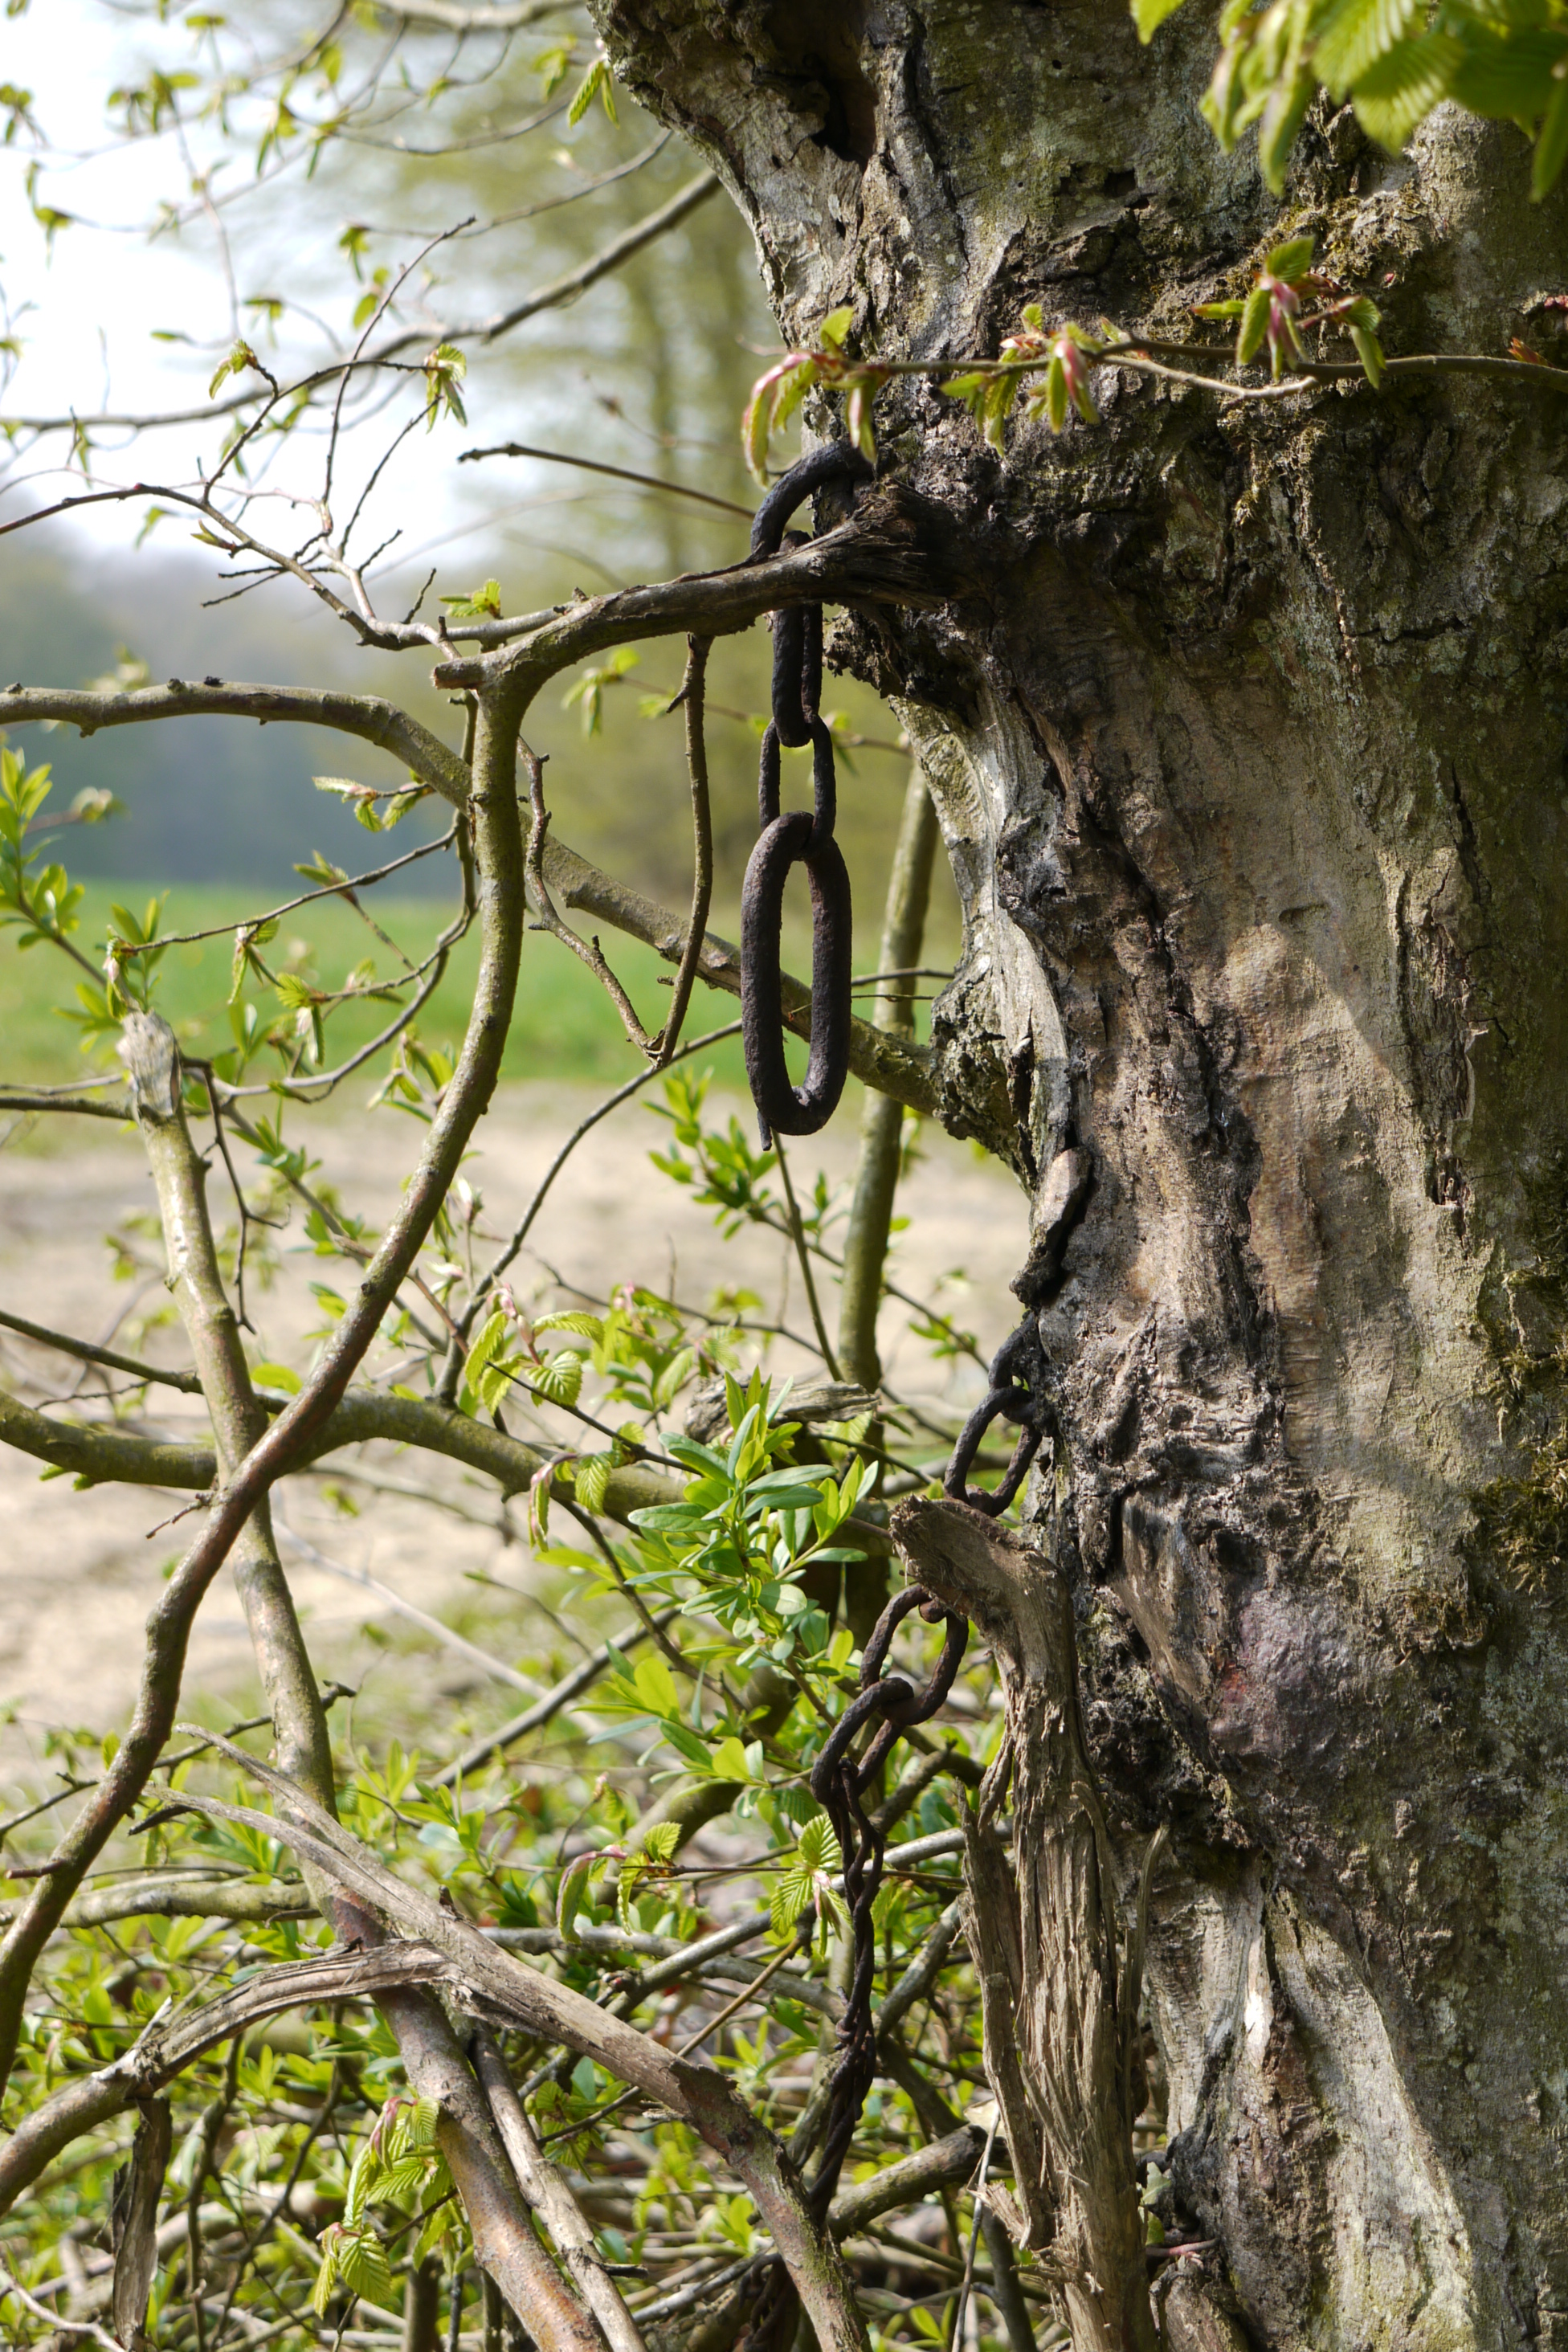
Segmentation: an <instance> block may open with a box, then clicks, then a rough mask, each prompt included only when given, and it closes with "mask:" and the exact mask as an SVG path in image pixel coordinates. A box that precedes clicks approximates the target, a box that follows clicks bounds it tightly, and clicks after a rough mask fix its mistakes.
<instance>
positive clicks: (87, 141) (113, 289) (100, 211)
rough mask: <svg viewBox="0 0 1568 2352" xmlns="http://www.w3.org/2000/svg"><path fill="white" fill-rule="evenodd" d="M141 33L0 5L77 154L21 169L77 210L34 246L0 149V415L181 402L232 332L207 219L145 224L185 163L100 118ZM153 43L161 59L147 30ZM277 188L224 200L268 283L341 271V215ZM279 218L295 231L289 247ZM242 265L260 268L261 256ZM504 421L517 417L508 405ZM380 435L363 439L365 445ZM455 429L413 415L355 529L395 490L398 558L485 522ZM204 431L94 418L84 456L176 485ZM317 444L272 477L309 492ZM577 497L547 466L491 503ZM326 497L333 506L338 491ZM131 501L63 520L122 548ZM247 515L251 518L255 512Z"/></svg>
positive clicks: (384, 507)
mask: <svg viewBox="0 0 1568 2352" xmlns="http://www.w3.org/2000/svg"><path fill="white" fill-rule="evenodd" d="M144 39H145V35H144V34H143V32H142V30H141V29H140V28H139V27H138V26H125V27H121V26H116V24H115V22H114V17H113V15H112V13H111V10H110V7H109V6H108V5H104V0H32V5H31V6H30V8H29V9H28V10H27V13H26V15H24V16H19V17H6V18H0V83H10V84H12V85H14V86H19V87H20V88H22V89H30V90H31V91H32V92H33V93H34V111H35V114H36V115H37V119H38V120H39V121H41V122H42V124H43V125H44V127H45V130H46V131H47V132H48V133H49V134H50V136H51V138H52V139H53V140H54V141H56V142H59V143H60V144H61V145H64V144H65V143H66V142H67V141H68V139H70V140H74V142H76V144H77V146H78V147H79V149H80V150H81V151H83V152H81V153H80V155H79V160H74V161H68V162H66V163H53V162H51V163H49V164H48V166H47V169H46V170H45V172H44V173H43V175H42V177H41V179H40V182H39V186H38V194H39V197H40V199H41V200H42V201H43V202H44V203H46V204H49V205H54V206H56V207H58V209H59V210H60V211H62V212H67V213H69V214H70V215H73V219H74V221H75V222H77V223H79V224H81V225H79V226H71V227H70V228H68V229H66V230H63V231H62V232H61V233H60V234H59V235H58V237H57V238H56V240H55V244H54V249H53V253H52V256H51V254H50V252H49V250H48V247H47V239H46V236H45V235H44V232H43V230H42V229H41V228H40V226H38V224H37V221H36V220H35V219H34V217H33V215H32V212H31V208H30V206H29V204H28V202H27V197H26V184H25V183H26V171H27V167H28V163H29V162H30V161H31V156H30V153H29V148H28V142H26V139H25V138H24V137H18V138H17V139H16V141H14V142H13V143H12V144H11V145H9V146H8V147H0V294H3V296H4V300H5V306H6V309H7V310H8V312H9V326H10V331H13V332H16V333H19V334H20V335H21V337H22V338H23V340H24V341H25V344H26V351H25V354H24V356H23V359H22V361H21V363H20V365H19V366H18V367H17V368H16V372H15V373H14V375H13V378H12V380H11V383H10V384H9V386H8V387H7V388H6V389H5V392H4V394H0V413H4V414H5V415H20V416H23V417H30V416H40V415H42V416H57V415H65V414H76V415H81V414H93V413H98V412H103V411H108V412H110V413H119V412H127V411H128V412H131V413H132V414H148V413H163V412H165V411H170V410H180V409H187V408H191V407H195V406H198V405H199V404H201V403H202V402H203V401H205V397H206V390H207V383H208V380H209V378H210V376H211V374H212V372H213V368H214V366H215V364H216V358H217V357H219V356H221V353H222V352H223V350H224V349H225V348H226V344H227V342H228V341H229V339H230V336H231V334H232V332H233V321H232V317H231V310H230V301H229V294H228V289H227V284H226V275H225V271H224V268H223V266H222V258H221V250H220V243H219V235H218V232H217V230H216V228H215V227H214V226H212V225H211V224H210V223H209V222H208V221H206V220H197V221H196V222H195V223H193V224H191V225H188V226H184V227H183V228H180V229H178V230H177V231H174V232H172V233H167V232H166V233H164V234H162V235H160V236H157V237H155V238H150V237H149V235H148V232H147V224H148V223H149V222H150V221H151V220H153V219H154V218H155V217H156V215H157V212H158V208H159V205H160V204H161V203H163V202H164V201H167V200H171V199H183V198H184V196H185V195H186V194H187V191H188V186H189V173H188V170H187V168H186V165H185V163H184V161H183V159H182V157H181V154H180V152H179V150H178V148H177V146H176V145H175V143H174V141H173V140H171V139H167V138H164V139H158V140H143V141H139V142H134V143H132V144H125V143H116V142H111V141H110V138H109V137H108V135H107V133H106V130H105V126H106V123H107V112H106V102H107V100H108V96H109V93H110V90H111V89H113V88H114V87H115V86H116V85H117V84H118V83H119V82H121V81H122V80H123V79H128V78H129V76H130V72H131V69H132V68H134V66H135V64H136V62H137V60H138V58H139V57H141V56H142V54H143V42H144ZM159 50H160V54H161V55H162V56H163V58H165V59H166V58H167V57H168V54H169V53H168V50H167V48H166V47H164V45H163V43H160V44H159ZM175 54H176V55H177V54H178V52H177V51H176V52H175ZM248 169H249V165H248V163H247V160H246V159H244V158H243V157H241V158H237V160H236V163H235V165H234V167H233V171H232V173H231V174H230V179H231V181H232V180H234V179H235V178H238V179H240V180H241V182H243V177H244V175H245V174H246V173H247V172H248ZM285 185H286V186H287V188H288V189H289V194H282V195H281V201H279V197H278V196H277V195H275V196H274V197H273V199H272V201H271V202H269V203H268V200H267V199H266V198H263V199H262V200H261V201H262V204H263V205H265V206H266V209H265V211H263V210H261V209H260V208H259V207H258V206H257V205H246V206H243V207H240V208H238V209H239V213H240V215H242V216H244V217H245V218H247V219H250V220H255V221H258V222H264V223H266V224H267V227H266V232H265V234H266V249H267V250H268V256H269V259H270V264H271V267H272V268H273V270H274V272H275V273H276V275H277V277H278V278H279V281H281V282H287V283H288V284H289V286H290V287H291V288H292V287H295V286H298V285H299V284H300V282H301V281H303V282H304V283H305V284H306V285H307V286H309V284H310V281H311V279H312V278H315V277H317V276H319V275H320V274H321V272H322V271H323V270H326V269H329V268H330V270H331V277H332V278H333V280H334V281H335V282H336V283H337V284H339V285H340V286H341V282H342V259H341V257H339V256H337V255H336V253H335V249H334V248H335V245H336V239H337V236H338V235H339V233H340V231H341V229H342V226H343V222H342V220H341V219H340V218H339V217H338V216H337V209H336V206H335V205H334V204H333V202H332V200H331V195H330V194H329V193H328V192H327V191H326V190H324V189H323V188H322V187H321V184H320V183H318V184H317V185H316V187H315V188H314V189H313V190H311V191H310V192H309V194H306V192H305V190H304V184H303V181H302V179H301V178H300V176H299V175H297V174H294V175H290V178H289V181H288V182H287V183H286V184H285ZM279 194H281V192H279ZM323 199H324V200H323ZM293 225H297V226H298V229H299V235H298V237H297V239H296V240H295V241H294V242H293V243H292V244H290V243H289V238H290V235H291V229H292V226H293ZM240 251H241V255H242V258H241V259H240V261H239V264H238V267H237V272H236V275H237V291H238V293H239V295H240V296H241V297H242V298H243V297H244V296H246V295H248V294H254V293H258V292H266V291H273V290H276V289H275V288H274V287H263V286H261V285H259V284H257V283H253V282H252V281H253V279H254V278H256V275H257V269H258V261H257V258H256V256H257V247H255V246H254V245H252V246H251V247H249V248H248V250H247V247H246V244H245V242H244V241H243V232H242V239H241V244H240ZM259 267H260V268H262V269H263V271H264V270H265V268H266V267H267V263H266V262H262V263H260V264H259ZM240 326H241V331H243V332H245V333H246V335H247V338H248V339H249V340H250V341H253V342H254V343H255V344H256V345H257V348H258V350H259V351H260V352H261V354H262V356H263V358H264V359H265V358H267V357H268V346H267V343H266V341H265V339H264V336H263V334H262V332H261V331H260V330H259V329H258V326H257V325H256V324H255V323H254V321H253V320H251V319H250V318H249V317H245V316H242V318H241V320H240ZM159 330H163V331H175V332H178V333H183V334H188V335H190V336H191V337H192V338H193V340H194V341H196V342H198V343H199V344H200V345H201V346H202V348H201V349H200V350H199V351H193V350H192V349H191V348H189V347H188V346H187V345H184V344H182V343H180V342H171V341H160V340H157V334H156V331H159ZM298 333H299V330H298V329H296V331H295V335H296V337H297V336H298ZM215 347H216V348H215ZM295 348H296V349H299V348H300V345H299V342H298V341H296V342H295ZM317 348H318V349H320V348H321V346H319V345H318V346H317ZM312 355H313V354H312ZM411 356H414V355H412V354H411ZM511 429H512V430H516V429H517V425H516V420H515V419H514V421H513V424H512V427H511ZM459 436H460V437H459ZM385 437H386V436H385V435H384V433H382V434H378V435H377V436H376V452H377V453H379V449H380V447H381V446H384V440H385ZM472 438H473V436H472V435H471V434H467V433H464V431H463V428H461V427H460V426H458V425H454V424H450V423H448V424H443V425H439V426H438V427H437V430H436V431H435V432H434V433H433V434H431V435H428V436H427V435H426V434H425V432H424V431H423V430H421V431H419V432H417V433H416V434H415V435H413V436H411V437H410V439H409V440H408V441H407V443H405V446H404V449H403V451H402V452H401V453H400V455H399V457H398V458H397V459H396V460H395V463H394V467H393V468H392V469H390V471H389V475H388V478H387V480H386V482H385V483H384V495H383V498H382V499H381V512H380V514H379V515H378V514H377V513H376V512H375V511H374V509H372V512H371V515H370V520H371V522H372V525H373V528H372V530H371V533H370V537H369V540H368V541H367V544H374V541H375V540H376V539H377V538H379V537H381V536H384V528H391V527H392V513H391V506H390V499H391V498H392V497H393V496H395V500H396V519H397V520H401V521H404V522H406V521H407V520H408V518H409V516H410V515H411V514H412V515H413V516H414V517H415V518H416V524H415V528H414V529H413V530H409V531H408V533H407V535H406V537H405V542H404V546H403V547H401V548H400V549H399V554H400V557H401V556H402V555H403V553H404V551H405V549H406V553H407V556H408V558H409V560H412V559H413V557H414V556H415V555H416V554H417V553H419V552H421V551H426V550H434V549H436V548H437V547H445V546H447V545H453V546H454V550H455V551H461V550H462V548H463V545H464V542H465V541H468V542H469V543H470V545H471V546H477V544H478V537H477V534H479V533H481V532H483V531H484V530H488V529H489V527H490V524H491V523H492V521H494V520H496V519H497V518H496V515H495V509H494V498H495V488H496V486H495V484H494V483H493V481H492V482H491V483H490V484H489V486H488V487H487V488H486V490H485V491H483V492H481V490H480V488H479V482H478V481H477V479H476V478H475V477H474V476H473V475H471V474H463V475H459V474H458V471H457V469H456V467H455V466H454V463H453V460H454V459H455V457H456V456H457V452H458V447H460V446H467V444H468V441H470V440H471V439H472ZM216 446H217V436H216V434H215V431H214V428H213V427H212V425H205V426H195V425H185V426H179V427H174V428H171V429H170V430H168V431H165V432H162V433H159V434H157V435H153V436H147V435H143V436H140V438H139V439H137V440H136V442H135V445H134V446H132V436H130V435H129V434H125V435H120V434H115V433H103V434H100V435H98V436H95V453H94V460H93V464H94V470H95V474H97V475H99V476H100V477H102V478H104V481H105V482H126V481H132V480H136V479H152V480H163V481H167V482H172V483H183V482H188V481H189V480H190V479H191V478H193V477H194V475H195V471H196V467H197V463H198V460H199V459H200V460H205V462H206V463H207V464H208V465H209V466H210V465H211V463H212V462H213V458H214V456H215V453H216ZM366 448H367V451H368V450H369V436H366ZM68 454H69V450H68V441H67V439H66V438H65V437H63V436H62V437H60V438H58V439H51V440H47V441H46V442H44V443H43V444H41V445H40V446H37V447H36V448H34V449H33V450H32V451H30V452H29V453H28V454H27V455H26V457H25V458H24V459H23V460H22V461H21V462H20V463H19V464H18V465H17V467H16V469H15V470H14V472H13V473H12V475H11V477H10V478H9V481H8V482H7V483H6V485H5V488H0V517H5V518H7V519H8V518H9V517H10V516H12V515H14V514H15V513H16V511H17V510H18V509H20V508H21V507H22V506H23V505H24V504H26V505H42V504H47V503H50V502H52V501H53V499H56V498H58V497H59V496H61V495H68V494H70V493H71V492H72V491H79V489H80V488H82V484H81V479H80V476H79V473H68V471H67V470H66V464H67V459H68ZM320 457H321V444H320V442H319V441H317V442H315V443H314V444H313V445H309V444H307V445H302V446H300V447H299V448H298V449H293V450H290V452H289V456H288V459H287V465H286V470H282V469H280V471H279V484H280V485H282V484H284V483H286V484H287V486H288V487H289V488H290V489H298V490H300V491H308V492H310V493H311V494H313V493H314V492H315V490H316V488H317V486H318V482H319V478H320ZM362 471H363V467H361V466H359V465H355V466H353V467H352V469H351V479H354V480H356V481H357V478H358V476H359V474H360V473H361V472H362ZM95 486H98V485H95ZM510 487H512V488H513V489H514V493H515V491H516V490H517V489H520V488H521V487H522V486H521V483H520V481H519V479H518V477H517V476H516V475H515V474H514V475H513V477H512V480H511V485H510ZM577 495H579V492H578V489H577V487H576V486H575V485H574V486H572V487H571V488H568V487H567V486H565V485H563V484H562V483H560V482H559V481H552V482H551V483H549V484H548V486H546V487H545V488H544V489H543V491H542V495H541V494H540V493H539V492H537V491H536V493H535V495H534V496H532V497H531V498H527V499H521V500H517V501H516V503H514V504H513V505H512V506H511V507H510V509H509V511H513V512H516V511H521V510H522V509H524V508H526V509H529V510H537V509H538V508H539V507H540V506H541V505H542V504H543V505H546V506H548V505H552V504H557V503H561V504H568V503H570V502H572V500H573V499H575V497H576V496H577ZM338 511H339V516H340V520H341V516H342V507H341V506H340V508H339V509H338ZM143 513H144V504H142V505H137V504H127V505H123V506H106V507H98V508H94V509H87V510H86V511H85V512H83V513H82V514H80V515H79V516H78V517H77V518H75V519H74V520H73V522H72V524H71V530H73V532H76V533H80V534H82V535H84V536H85V538H86V539H87V540H89V541H91V542H93V543H97V544H99V545H102V544H105V543H110V544H114V545H119V546H129V545H130V544H131V543H132V542H133V541H134V539H135V537H136V533H137V531H138V530H139V529H140V528H141V525H142V515H143ZM479 516H482V520H477V517H479ZM270 520H272V521H275V522H276V525H277V529H278V532H279V538H280V539H285V540H287V539H289V538H290V537H291V536H298V535H300V534H299V531H298V528H297V527H296V530H294V532H292V533H290V531H289V528H288V516H287V513H286V512H285V511H282V510H280V509H276V508H274V509H272V510H271V518H270ZM378 523H384V528H375V527H374V526H375V525H377V524H378ZM257 527H258V530H261V529H263V528H264V525H263V523H262V522H261V521H260V520H258V525H257ZM307 527H308V526H307ZM162 532H163V537H164V538H166V539H167V540H168V541H169V542H170V543H174V541H175V540H179V541H185V538H186V534H185V532H184V530H183V529H182V528H181V526H180V525H179V524H177V523H169V524H166V525H163V526H162Z"/></svg>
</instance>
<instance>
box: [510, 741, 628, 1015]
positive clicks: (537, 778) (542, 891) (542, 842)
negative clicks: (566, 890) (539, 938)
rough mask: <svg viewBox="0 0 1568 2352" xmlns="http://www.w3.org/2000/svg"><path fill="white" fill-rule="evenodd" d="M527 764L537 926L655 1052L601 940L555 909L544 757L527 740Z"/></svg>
mask: <svg viewBox="0 0 1568 2352" xmlns="http://www.w3.org/2000/svg"><path fill="white" fill-rule="evenodd" d="M518 748H519V749H520V751H521V753H522V763H523V766H524V767H525V768H526V769H527V770H528V799H529V807H530V809H531V812H532V815H533V824H532V827H531V831H530V833H529V836H528V887H529V895H530V897H531V899H532V901H533V907H534V912H535V914H536V916H537V917H538V920H537V922H536V924H535V926H534V928H535V929H538V930H542V931H548V932H549V934H550V936H551V938H552V940H560V942H561V944H562V946H563V948H570V950H572V953H573V954H574V956H575V957H576V958H577V960H578V961H579V962H580V963H582V964H584V965H585V966H586V967H587V969H588V971H591V972H592V973H593V975H594V977H595V980H596V981H597V982H598V983H599V985H600V987H601V988H602V989H603V990H604V992H605V995H606V996H607V997H608V998H609V1000H610V1002H611V1003H612V1004H613V1005H614V1006H615V1008H616V1013H618V1015H619V1016H620V1023H621V1026H622V1028H623V1029H624V1030H625V1031H626V1036H627V1039H628V1041H629V1042H630V1043H631V1044H632V1045H635V1046H636V1047H637V1051H638V1053H639V1054H647V1055H650V1056H651V1055H653V1054H654V1050H655V1048H654V1042H653V1039H652V1038H651V1037H650V1036H649V1035H648V1033H647V1030H646V1029H645V1028H644V1027H643V1025H642V1023H641V1021H640V1020H639V1019H638V1018H637V1007H636V1005H634V1004H633V1003H632V1001H631V998H630V997H629V996H628V995H627V994H626V990H625V989H624V988H623V987H622V986H621V983H620V982H619V981H618V980H617V979H616V975H615V973H614V972H613V971H611V970H610V967H609V965H608V964H607V963H606V962H605V958H604V955H603V953H602V951H601V950H600V947H599V942H598V940H584V939H582V938H580V937H579V935H578V934H577V932H575V931H574V929H572V926H571V925H570V923H563V921H562V919H561V918H560V916H559V915H558V914H557V913H556V911H555V906H554V902H553V900H552V898H551V896H550V886H549V884H548V883H547V881H546V880H545V876H544V856H545V851H546V848H547V846H548V838H547V836H548V834H549V828H550V812H549V810H548V809H547V808H546V807H545V805H544V761H542V759H541V758H540V756H539V754H538V752H537V751H530V749H529V747H528V745H527V744H526V743H522V744H520V745H519V747H518Z"/></svg>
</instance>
